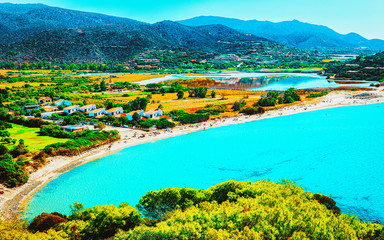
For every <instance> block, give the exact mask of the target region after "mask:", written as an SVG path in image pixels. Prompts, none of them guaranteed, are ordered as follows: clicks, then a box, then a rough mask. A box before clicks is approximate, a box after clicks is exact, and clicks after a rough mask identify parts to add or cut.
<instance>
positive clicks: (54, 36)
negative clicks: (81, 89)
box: [0, 3, 384, 62]
mask: <svg viewBox="0 0 384 240" xmlns="http://www.w3.org/2000/svg"><path fill="white" fill-rule="evenodd" d="M0 32H1V34H0V59H1V60H3V61H4V60H5V61H7V60H9V61H25V60H27V61H36V60H50V61H59V62H65V61H107V60H112V61H125V60H128V59H129V58H131V57H132V56H133V55H135V54H138V53H141V52H143V51H145V50H148V49H154V48H157V49H172V48H185V49H193V50H198V51H206V52H207V51H209V52H217V53H224V52H225V53H227V52H228V51H231V50H233V51H235V50H238V49H239V48H243V49H246V48H250V47H251V46H254V45H252V44H255V43H260V42H267V43H270V45H274V44H275V45H276V44H277V43H274V42H278V43H280V44H284V45H288V46H292V47H295V48H327V47H329V48H357V47H369V48H372V49H384V41H382V40H367V39H365V38H363V37H361V36H359V35H357V34H348V35H341V34H338V33H336V32H334V31H333V30H331V29H329V28H327V27H323V26H317V25H311V24H306V23H301V22H298V21H293V22H283V23H276V24H274V23H271V22H258V21H242V20H237V19H228V18H219V17H198V18H193V19H189V20H184V21H179V22H173V21H162V22H158V23H155V24H148V23H145V22H140V21H136V20H133V19H128V18H121V17H113V16H108V15H103V14H97V13H89V12H81V11H75V10H68V9H63V8H57V7H50V6H47V5H43V4H11V3H0ZM368 43H369V44H368Z"/></svg>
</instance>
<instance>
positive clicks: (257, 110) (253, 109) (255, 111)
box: [240, 107, 265, 115]
mask: <svg viewBox="0 0 384 240" xmlns="http://www.w3.org/2000/svg"><path fill="white" fill-rule="evenodd" d="M240 113H244V114H246V115H255V114H263V113H265V109H264V108H262V107H247V108H244V109H243V110H241V112H240Z"/></svg>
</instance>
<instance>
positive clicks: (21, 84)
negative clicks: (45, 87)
mask: <svg viewBox="0 0 384 240" xmlns="http://www.w3.org/2000/svg"><path fill="white" fill-rule="evenodd" d="M25 84H29V85H31V86H33V87H39V86H40V84H42V83H40V82H39V83H35V82H32V83H26V82H15V83H8V82H0V88H7V87H8V88H12V87H17V88H19V87H23V86H24V85H25ZM45 84H48V83H45Z"/></svg>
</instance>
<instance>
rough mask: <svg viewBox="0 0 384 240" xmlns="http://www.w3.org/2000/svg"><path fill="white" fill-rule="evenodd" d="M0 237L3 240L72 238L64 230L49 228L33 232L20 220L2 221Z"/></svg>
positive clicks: (57, 239)
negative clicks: (42, 231) (43, 231)
mask: <svg viewBox="0 0 384 240" xmlns="http://www.w3.org/2000/svg"><path fill="white" fill-rule="evenodd" d="M0 239H1V240H15V239H20V240H21V239H23V240H24V239H28V240H64V239H70V238H69V237H68V235H67V234H66V233H64V232H63V231H55V230H53V229H50V230H48V231H47V232H46V233H41V232H37V233H31V232H29V231H28V230H27V227H26V225H25V224H24V223H23V222H21V221H18V220H7V221H3V222H2V221H0Z"/></svg>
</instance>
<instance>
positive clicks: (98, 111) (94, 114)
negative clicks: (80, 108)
mask: <svg viewBox="0 0 384 240" xmlns="http://www.w3.org/2000/svg"><path fill="white" fill-rule="evenodd" d="M104 114H105V108H99V109H95V110H93V111H90V112H88V117H99V116H102V115H104Z"/></svg>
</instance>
